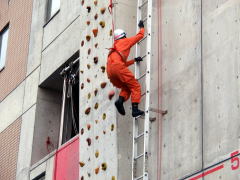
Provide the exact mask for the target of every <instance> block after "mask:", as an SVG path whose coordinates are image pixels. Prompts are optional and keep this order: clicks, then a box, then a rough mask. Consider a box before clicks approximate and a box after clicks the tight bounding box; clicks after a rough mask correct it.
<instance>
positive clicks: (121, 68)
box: [107, 21, 144, 117]
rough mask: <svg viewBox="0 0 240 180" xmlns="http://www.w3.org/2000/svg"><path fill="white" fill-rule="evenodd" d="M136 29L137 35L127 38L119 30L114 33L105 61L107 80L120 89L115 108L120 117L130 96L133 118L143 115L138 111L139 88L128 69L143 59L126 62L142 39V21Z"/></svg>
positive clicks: (137, 58) (123, 113)
mask: <svg viewBox="0 0 240 180" xmlns="http://www.w3.org/2000/svg"><path fill="white" fill-rule="evenodd" d="M138 27H139V28H140V30H139V32H138V34H137V35H135V36H133V37H129V38H127V37H126V33H125V32H124V31H123V30H121V29H117V30H115V31H114V44H113V47H112V48H110V51H109V54H108V60H107V75H108V78H109V80H110V82H111V83H112V84H113V85H114V86H115V87H117V88H120V89H121V92H120V94H119V98H118V100H117V101H116V102H115V106H116V108H117V110H118V112H119V113H120V114H121V115H125V109H124V106H123V103H124V102H125V101H127V100H128V99H129V97H130V95H131V101H132V116H133V117H137V116H141V115H144V111H142V110H139V109H138V104H139V103H140V101H141V86H140V84H139V82H138V81H137V80H136V79H135V77H134V75H133V73H132V72H131V71H130V70H129V69H128V66H130V65H132V64H134V62H137V63H139V62H141V61H142V60H143V59H142V58H141V57H136V58H134V59H133V60H129V61H127V58H128V56H129V53H130V49H131V48H132V47H133V46H134V45H135V44H136V43H137V42H139V41H140V40H141V39H142V38H143V37H144V24H143V21H139V23H138Z"/></svg>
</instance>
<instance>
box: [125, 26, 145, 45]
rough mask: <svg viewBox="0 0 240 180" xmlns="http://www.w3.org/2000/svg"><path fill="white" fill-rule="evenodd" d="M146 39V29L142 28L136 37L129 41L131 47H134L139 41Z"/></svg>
mask: <svg viewBox="0 0 240 180" xmlns="http://www.w3.org/2000/svg"><path fill="white" fill-rule="evenodd" d="M143 37H144V28H141V29H140V30H139V32H138V34H137V35H136V36H133V37H130V38H127V39H128V41H129V45H130V47H132V46H134V45H135V44H136V43H137V42H138V41H140V40H141V39H142V38H143Z"/></svg>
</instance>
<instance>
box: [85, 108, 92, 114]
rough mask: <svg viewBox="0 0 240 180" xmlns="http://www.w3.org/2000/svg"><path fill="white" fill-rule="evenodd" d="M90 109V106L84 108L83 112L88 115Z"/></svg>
mask: <svg viewBox="0 0 240 180" xmlns="http://www.w3.org/2000/svg"><path fill="white" fill-rule="evenodd" d="M90 111H91V108H90V107H89V108H87V109H86V110H85V114H86V115H88V114H89V113H90Z"/></svg>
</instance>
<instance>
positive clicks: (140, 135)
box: [135, 133, 144, 140]
mask: <svg viewBox="0 0 240 180" xmlns="http://www.w3.org/2000/svg"><path fill="white" fill-rule="evenodd" d="M142 136H144V133H142V134H139V135H138V136H137V137H135V140H137V139H138V138H140V137H142Z"/></svg>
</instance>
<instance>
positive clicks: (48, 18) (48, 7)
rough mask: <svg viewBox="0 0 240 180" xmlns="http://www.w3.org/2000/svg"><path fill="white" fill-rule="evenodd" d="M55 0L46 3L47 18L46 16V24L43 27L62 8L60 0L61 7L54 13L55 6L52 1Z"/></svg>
mask: <svg viewBox="0 0 240 180" xmlns="http://www.w3.org/2000/svg"><path fill="white" fill-rule="evenodd" d="M53 1H54V0H48V1H47V4H46V6H47V7H46V18H45V21H46V23H45V25H44V26H43V27H45V26H46V25H47V24H48V23H49V22H50V21H51V20H52V19H53V18H54V17H55V16H56V15H57V14H58V13H59V12H60V8H61V0H58V1H59V7H58V9H57V10H56V12H53V13H52V9H53V6H52V2H53Z"/></svg>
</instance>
